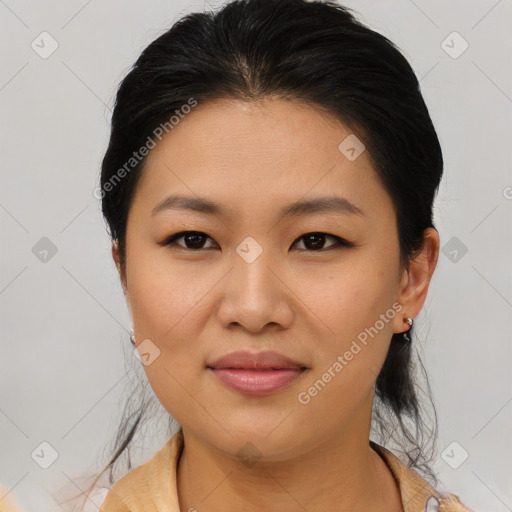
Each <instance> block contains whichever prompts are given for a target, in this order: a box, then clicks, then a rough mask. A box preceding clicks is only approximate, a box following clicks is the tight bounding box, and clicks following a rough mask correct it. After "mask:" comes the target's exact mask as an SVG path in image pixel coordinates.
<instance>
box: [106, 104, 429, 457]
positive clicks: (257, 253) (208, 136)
mask: <svg viewBox="0 0 512 512" xmlns="http://www.w3.org/2000/svg"><path fill="white" fill-rule="evenodd" d="M347 137H350V138H349V139H347V140H345V139H346V138H347ZM344 141H345V142H344ZM341 143H343V144H342V145H341V147H340V144H341ZM359 144H360V143H358V141H357V139H354V135H351V132H350V130H349V129H348V128H347V127H346V126H345V125H343V124H341V123H340V122H339V121H337V120H336V119H335V118H333V117H331V116H330V115H328V114H325V113H322V112H320V111H319V110H315V109H313V108H311V107H308V106H306V105H304V104H301V103H292V102H288V101H284V100H276V99H273V100H267V101H265V102H263V103H245V102H238V101H231V102H228V101H225V100H224V101H222V100H216V101H211V102H207V103H204V104H199V105H198V106H197V107H195V109H193V111H192V112H191V113H190V114H188V116H186V117H184V119H182V120H181V121H180V122H179V124H178V125H176V126H175V127H174V129H173V130H172V131H171V132H170V133H169V134H167V135H166V136H165V137H164V138H163V139H162V140H161V142H159V143H158V144H157V146H156V147H155V148H154V149H152V150H151V151H150V154H149V155H148V158H147V162H146V167H145V169H144V174H143V176H142V179H141V181H140V183H139V186H138V188H137V191H136V194H135V196H134V200H133V203H132V205H131V209H130V212H129V217H128V225H127V233H126V247H127V252H126V276H125V277H126V282H125V284H126V286H127V289H126V297H127V301H128V306H129V309H130V312H131V314H132V319H133V326H134V332H135V337H136V339H137V346H138V347H139V351H140V352H141V353H142V358H143V361H144V370H145V372H146V374H147V377H148V380H149V382H150V384H151V386H152V389H153V390H154V392H155V394H156V396H157V397H158V399H159V400H160V402H161V403H162V405H163V406H164V407H165V408H166V409H167V411H168V412H169V413H170V414H171V415H172V417H174V418H175V419H176V420H177V421H178V422H179V423H180V424H181V426H182V427H183V430H184V432H188V433H190V434H192V435H194V436H195V437H196V438H197V439H201V440H203V441H204V442H206V443H207V444H209V445H210V446H214V447H216V448H217V449H219V450H222V451H223V452H224V453H226V454H229V455H232V456H236V455H237V454H239V455H240V453H242V452H241V451H240V450H242V451H243V449H244V448H243V447H244V446H248V445H246V443H247V442H251V443H252V444H253V445H255V447H256V448H255V450H257V451H258V453H259V455H258V456H259V457H263V458H266V459H268V460H284V459H286V458H289V457H292V456H298V455H300V454H301V453H302V452H303V451H304V450H305V449H306V448H305V447H306V446H307V447H308V449H311V448H313V447H314V446H318V445H319V443H322V442H325V441H326V440H329V439H335V438H336V437H338V438H339V435H340V432H342V431H343V432H344V433H346V434H347V435H349V436H356V437H357V436H359V437H362V438H365V439H366V443H367V439H368V429H369V421H370V415H371V406H372V398H373V386H374V383H375V380H376V377H377V375H378V373H379V371H380V368H381V366H382V364H383V362H384V359H385V356H386V353H387V350H388V346H389V343H390V339H391V336H392V334H393V333H394V332H403V331H406V330H407V328H408V326H407V324H406V323H405V322H404V317H406V316H411V317H414V315H415V314H416V313H417V311H411V310H410V309H409V310H408V309H407V308H406V307H404V309H403V310H401V311H400V308H401V306H400V305H399V304H398V302H399V301H400V299H401V298H402V297H401V295H400V293H401V292H402V291H403V289H404V285H405V284H406V281H407V274H406V273H404V272H402V271H401V269H400V267H399V245H398V238H397V228H396V218H395V214H394V210H393V206H392V203H391V199H390V197H389V196H388V194H387V193H386V191H385V190H384V188H383V187H382V186H381V184H380V183H379V181H378V179H377V175H376V173H375V171H374V169H373V167H372V163H371V160H370V156H369V154H368V152H367V151H366V150H364V148H363V147H361V146H360V145H359ZM169 196H183V197H187V198H190V201H191V202H192V201H194V202H195V204H196V205H199V201H208V202H209V203H214V204H215V205H216V206H215V211H214V212H212V211H211V210H212V209H209V208H206V207H205V208H197V209H191V208H188V207H186V204H185V203H186V201H182V202H181V207H179V206H180V205H179V204H177V202H174V206H173V205H172V204H169V205H168V207H162V208H157V210H155V207H157V205H161V204H162V202H163V201H164V200H165V199H166V198H168V197H169ZM326 198H330V199H334V198H339V201H338V202H337V203H336V202H335V201H332V202H331V203H329V204H330V205H331V206H332V208H327V207H326V208H323V207H322V204H323V206H326V204H327V203H325V202H324V203H321V202H320V203H319V205H317V207H316V208H315V207H313V206H312V204H313V203H315V202H316V201H319V200H320V199H326ZM341 198H344V200H346V201H348V202H350V203H352V205H354V206H353V207H352V209H350V208H349V207H347V205H348V204H349V203H343V202H342V201H341ZM308 202H311V204H309V206H308ZM302 203H304V205H305V206H304V207H302V208H300V207H295V208H294V209H293V210H291V211H289V212H288V214H285V215H283V212H286V211H287V209H288V208H289V207H290V206H291V205H294V204H302ZM200 210H201V211H200ZM184 231H193V232H196V236H194V234H193V233H192V234H190V233H189V234H188V235H187V234H185V236H178V237H177V238H176V239H175V241H174V243H172V244H170V245H165V241H166V240H167V239H169V237H171V235H175V234H177V233H180V232H184ZM197 232H199V235H197ZM311 233H315V234H316V235H310V236H304V235H308V234H311ZM337 237H339V239H343V240H347V241H349V242H350V243H351V244H353V245H352V246H347V245H343V244H342V243H340V242H339V241H338V238H337ZM114 255H115V256H114V257H115V258H117V255H116V252H115V251H114ZM116 261H117V260H116ZM402 304H403V302H402ZM409 306H410V305H409ZM414 307H415V308H416V309H419V307H421V305H420V304H416V303H415V304H414ZM235 351H246V352H249V353H250V355H251V354H252V355H254V354H257V353H260V352H263V351H275V352H277V353H279V354H281V355H283V356H285V357H287V358H289V359H290V360H292V361H293V362H294V363H297V364H298V368H297V367H295V368H294V369H293V368H292V369H288V370H283V369H280V370H279V369H277V370H276V369H274V370H269V369H267V370H266V371H263V370H262V369H261V368H260V369H256V370H255V369H254V368H252V369H247V364H245V363H244V364H245V366H244V364H242V363H243V361H242V363H241V364H240V365H239V366H243V367H244V368H245V369H238V370H226V369H225V368H226V367H227V366H230V364H225V365H224V366H223V365H222V364H219V365H216V366H215V365H214V364H213V363H214V362H215V361H216V360H218V359H219V358H221V357H222V356H225V355H227V354H229V353H232V352H235ZM239 362H240V360H239ZM274 363H275V364H274V366H276V367H280V368H282V367H283V365H281V366H279V364H280V362H279V361H274ZM213 367H214V368H216V370H215V371H214V370H212V368H213ZM222 368H224V369H222ZM301 368H306V369H301ZM256 371H260V372H261V373H259V374H258V375H259V376H260V377H261V378H260V380H259V381H258V382H254V380H255V379H257V378H258V375H256ZM271 372H279V377H277V376H276V375H277V374H276V373H271ZM229 379H231V380H229ZM229 382H231V384H230V383H229ZM279 383H280V384H281V385H279ZM237 386H238V387H237ZM242 388H243V389H242Z"/></svg>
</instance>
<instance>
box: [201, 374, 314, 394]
mask: <svg viewBox="0 0 512 512" xmlns="http://www.w3.org/2000/svg"><path fill="white" fill-rule="evenodd" d="M209 370H211V371H212V372H213V373H214V374H215V375H216V376H217V377H218V378H219V379H220V380H221V381H222V382H223V383H224V384H226V385H228V386H229V387H231V388H233V389H235V390H236V391H240V392H241V393H244V394H246V395H256V396H261V395H268V394H270V393H273V392H274V391H277V390H278V389H281V388H284V387H285V386H289V385H290V384H291V383H292V382H294V381H295V380H297V379H298V378H299V377H300V376H301V375H302V374H303V373H304V371H305V370H304V369H302V368H283V369H280V370H259V371H257V370H236V369H234V368H209Z"/></svg>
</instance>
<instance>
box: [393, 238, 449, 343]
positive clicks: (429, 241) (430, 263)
mask: <svg viewBox="0 0 512 512" xmlns="http://www.w3.org/2000/svg"><path fill="white" fill-rule="evenodd" d="M438 257H439V233H438V232H437V230H436V229H434V228H427V229H426V230H425V231H424V241H423V247H422V250H421V252H420V253H419V254H418V255H417V256H416V257H415V258H414V259H412V260H410V267H409V270H406V269H404V271H403V275H402V280H401V283H400V290H399V295H398V299H397V300H398V302H399V303H400V304H401V305H402V307H403V309H402V310H401V313H400V315H397V316H396V318H395V320H396V322H395V325H394V327H395V332H397V333H398V332H405V331H407V330H408V329H409V325H408V324H407V317H409V318H412V319H413V320H414V319H415V318H416V316H418V314H419V312H420V310H421V308H422V307H423V304H424V302H425V299H426V297H427V292H428V288H429V285H430V281H431V279H432V275H433V273H434V270H435V268H436V265H437V260H438Z"/></svg>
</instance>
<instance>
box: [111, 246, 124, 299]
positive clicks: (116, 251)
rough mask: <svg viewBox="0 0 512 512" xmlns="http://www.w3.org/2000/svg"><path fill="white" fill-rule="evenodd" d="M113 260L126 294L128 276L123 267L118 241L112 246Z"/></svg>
mask: <svg viewBox="0 0 512 512" xmlns="http://www.w3.org/2000/svg"><path fill="white" fill-rule="evenodd" d="M112 258H113V259H114V263H115V264H116V267H117V271H118V273H119V279H120V280H121V286H122V287H123V291H124V293H125V294H126V276H125V274H124V272H123V269H122V267H121V255H120V254H119V241H118V240H117V239H116V240H114V243H113V244H112Z"/></svg>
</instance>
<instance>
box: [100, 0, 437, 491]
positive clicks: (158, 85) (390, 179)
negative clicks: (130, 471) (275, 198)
mask: <svg viewBox="0 0 512 512" xmlns="http://www.w3.org/2000/svg"><path fill="white" fill-rule="evenodd" d="M266 97H273V98H279V99H286V100H295V101H301V102H305V103H307V104H309V105H312V106H313V107H315V108H317V109H323V110H324V111H327V112H329V113H331V114H332V115H334V116H336V117H337V118H338V119H339V120H341V121H342V122H343V123H345V125H347V126H348V127H349V128H350V129H351V131H352V132H353V133H354V134H356V136H357V137H358V138H359V139H360V140H361V141H363V143H364V144H365V146H366V148H367V150H368V152H369V155H370V157H371V159H372V161H373V164H374V167H375V170H376V172H377V175H378V177H379V179H380V180H381V182H382V184H383V186H384V187H385V189H386V191H387V192H388V193H389V195H390V197H391V199H392V202H393V205H394V209H395V213H396V219H397V229H398V237H399V244H400V263H401V265H402V267H401V268H407V269H408V268H409V262H410V259H412V258H414V257H415V256H416V255H417V254H418V252H419V251H420V250H421V249H422V247H423V243H424V231H425V229H427V228H429V227H432V228H434V225H433V220H432V206H433V201H434V198H435V195H436V193H437V189H438V187H439V183H440V180H441V176H442V172H443V158H442V152H441V147H440V144H439V140H438V137H437V135H436V132H435V129H434V126H433V124H432V121H431V118H430V116H429V112H428V109H427V107H426V105H425V103H424V100H423V97H422V95H421V92H420V87H419V82H418V79H417V78H416V76H415V74H414V71H413V70H412V68H411V66H410V64H409V63H408V61H407V60H406V58H405V57H404V56H403V55H402V53H401V51H400V50H399V49H398V47H397V46H396V45H395V44H394V43H392V42H391V41H390V40H388V39H387V38H386V37H384V36H383V35H381V34H379V33H377V32H376V31H374V30H372V29H370V28H368V27H367V26H365V25H364V24H363V23H362V22H360V21H359V20H358V19H357V18H356V15H355V14H354V12H353V11H352V10H351V9H348V8H346V7H343V6H341V5H339V4H337V3H335V2H334V1H309V0H237V1H233V2H230V3H227V4H225V5H224V6H223V7H222V8H221V9H220V10H218V11H216V12H204V13H193V14H189V15H187V16H184V17H183V18H181V19H180V20H178V22H176V23H175V24H174V25H173V26H172V27H171V28H170V29H169V30H167V31H166V32H165V33H163V34H162V35H160V36H159V37H158V38H157V39H156V40H154V41H153V42H152V43H151V44H149V46H147V48H145V49H144V50H143V52H142V54H141V55H140V57H139V58H138V59H137V61H136V62H135V64H134V65H133V67H132V68H131V69H130V71H129V72H128V73H127V75H126V77H125V78H124V79H123V80H122V83H121V84H120V86H119V89H118V91H117V97H116V102H115V108H114V111H113V115H112V131H111V136H110V142H109V146H108V149H107V151H106V154H105V156H104V159H103V162H102V168H101V190H102V192H101V195H102V211H103V215H104V217H105V219H106V222H107V223H108V227H109V235H110V236H111V238H112V241H116V240H117V242H118V244H119V252H120V257H121V269H122V272H123V273H124V269H125V233H126V224H127V218H128V211H129V207H130V204H131V201H132V198H133V197H134V193H135V190H136V187H137V183H138V180H139V179H140V177H141V174H142V172H143V168H144V163H145V161H146V159H145V158H142V159H140V161H137V162H136V163H133V161H132V164H130V165H131V166H132V169H130V170H129V171H128V170H127V169H126V165H125V164H126V162H129V161H130V159H131V158H132V157H133V151H134V150H137V149H138V148H140V147H142V146H144V145H145V144H147V143H148V141H149V140H150V138H151V135H152V134H155V129H156V128H157V127H159V126H162V125H164V126H167V127H169V122H168V120H169V118H170V116H171V115H173V114H174V113H176V114H178V113H179V112H180V111H182V109H183V106H184V105H186V104H190V102H191V99H192V100H193V101H197V102H198V103H199V104H201V103H204V102H206V101H208V100H211V99H220V98H227V99H237V100H243V101H256V100H259V99H263V98H266ZM192 115H193V114H192ZM166 123H167V124H166ZM166 131H169V130H167V129H166ZM123 165H124V169H125V172H122V173H120V172H119V171H120V169H121V168H123ZM120 174H122V176H121V177H120ZM109 184H110V186H108V185H109ZM412 334H413V333H412V330H411V331H410V332H409V335H410V336H412ZM415 346H416V343H414V342H413V344H412V346H411V344H408V343H404V341H403V336H402V334H401V333H399V334H394V335H393V337H392V340H391V345H390V348H389V352H388V354H387V357H386V360H385V362H384V365H383V367H382V370H381V372H380V374H379V375H378V378H377V381H376V386H375V401H374V411H373V419H374V421H373V422H372V432H373V434H374V435H376V436H378V439H377V440H378V442H380V443H381V444H383V445H386V444H388V442H389V441H392V442H394V443H396V445H397V448H396V449H395V451H396V450H398V451H400V452H401V453H402V454H403V456H402V455H400V456H402V458H403V459H404V460H405V459H406V463H407V464H408V465H409V466H410V467H415V468H416V469H418V470H419V471H420V472H422V473H423V474H424V476H425V477H426V478H427V479H430V480H431V481H432V482H434V484H437V478H436V477H435V475H434V474H433V472H432V470H431V469H430V467H429V462H430V459H429V458H428V457H427V455H426V443H427V441H428V440H430V441H432V444H433V445H435V439H436V436H437V415H436V413H435V408H434V404H433V402H432V398H431V392H430V387H429V384H428V378H427V376H426V372H425V369H424V367H423V364H422V363H421V359H420V357H419V355H418V354H417V355H418V358H417V359H418V362H419V366H418V365H417V364H416V363H415V361H414V358H413V357H412V356H413V354H412V351H413V350H414V347H415ZM416 370H421V371H420V372H416ZM420 373H421V375H422V376H423V377H424V379H425V382H424V384H425V389H423V388H422V385H421V384H420V382H419V381H418V378H419V377H420ZM420 391H421V394H422V395H424V396H425V397H427V398H428V399H429V401H430V404H431V406H432V410H433V415H434V417H433V418H432V417H429V418H428V420H425V418H424V414H425V411H424V410H423V407H420V400H419V396H420V393H419V392H420ZM145 410H146V408H145V406H141V407H140V408H139V410H138V411H136V412H135V414H132V415H128V416H125V417H124V420H123V424H122V425H121V428H120V429H119V431H118V432H117V437H116V440H115V447H114V450H113V452H114V454H113V457H112V458H111V460H110V462H109V463H108V465H107V466H106V468H105V469H104V470H103V472H104V471H106V470H107V469H109V468H110V483H113V479H112V470H113V468H114V465H115V463H116V461H117V459H118V458H119V456H120V455H121V454H122V453H123V452H124V451H125V449H126V448H127V447H128V445H129V444H130V442H131V440H132V438H133V436H134V433H135V431H136V430H137V429H138V427H139V426H140V424H141V419H142V417H143V415H144V412H145ZM408 424H409V425H408ZM427 427H429V428H428V430H429V433H428V434H429V436H430V437H428V436H427V437H428V439H426V437H425V436H426V435H427V433H426V429H427ZM128 467H129V468H130V467H131V465H130V462H129V463H128ZM103 472H102V473H103Z"/></svg>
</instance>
